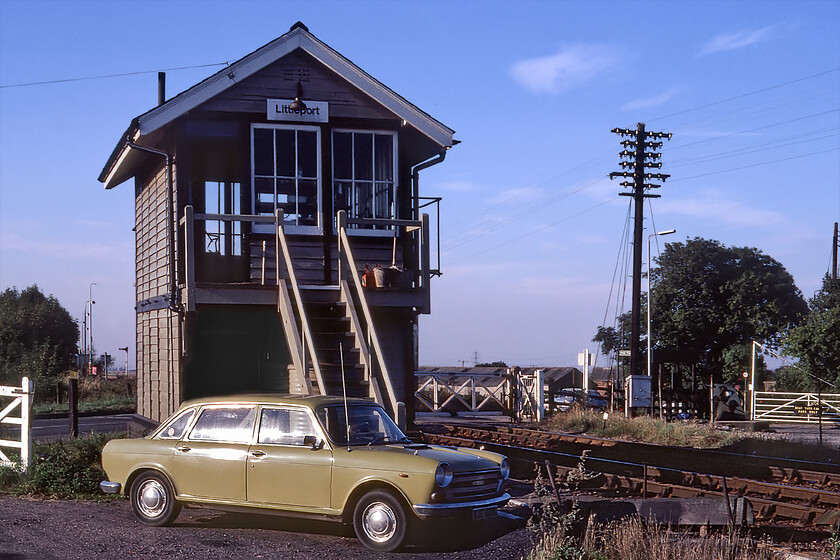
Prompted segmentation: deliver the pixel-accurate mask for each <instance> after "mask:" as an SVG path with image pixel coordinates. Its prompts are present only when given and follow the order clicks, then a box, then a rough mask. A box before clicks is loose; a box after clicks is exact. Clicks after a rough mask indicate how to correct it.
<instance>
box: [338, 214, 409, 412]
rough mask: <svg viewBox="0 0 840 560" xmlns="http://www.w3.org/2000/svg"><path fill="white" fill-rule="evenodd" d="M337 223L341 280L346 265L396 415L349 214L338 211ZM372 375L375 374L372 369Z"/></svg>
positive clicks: (393, 398)
mask: <svg viewBox="0 0 840 560" xmlns="http://www.w3.org/2000/svg"><path fill="white" fill-rule="evenodd" d="M336 223H337V224H338V258H339V267H338V274H339V278H340V279H341V271H342V266H341V265H342V264H346V265H347V267H348V269H349V271H350V275H349V276H350V277H351V278H352V284H353V291H355V294H356V297H357V298H358V299H357V300H358V307H360V308H361V310H362V315H363V316H364V319H365V323H366V327H367V335H368V337H369V338H370V344H371V346H372V347H373V351H374V353H375V354H376V360H377V363H378V364H379V371H380V373H381V377H382V381H383V382H384V383H385V389H386V391H387V392H388V399H389V400H390V402H391V407H392V410H393V411H394V413H396V411H397V402H398V401H397V396H396V393H395V392H394V386H393V384H392V383H391V375H390V373H389V372H388V366H387V365H386V364H385V355H384V353H383V352H382V345H381V344H380V342H379V336H378V335H377V334H376V328H375V327H374V325H373V315H372V314H371V312H370V306H369V305H368V302H367V298H366V297H365V292H364V290H363V289H362V284H361V281H360V280H359V275H358V268H357V267H356V259H355V258H353V252H352V250H351V249H350V240H349V239H348V237H347V213H346V212H345V211H344V210H339V211H338V216H337V219H336ZM341 280H343V279H341ZM350 300H351V301H348V302H347V303H348V306H350V307H352V306H353V300H352V298H350ZM371 373H373V370H372V368H371ZM372 377H373V376H372ZM372 381H373V382H374V383H376V379H372Z"/></svg>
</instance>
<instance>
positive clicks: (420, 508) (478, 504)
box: [414, 492, 510, 517]
mask: <svg viewBox="0 0 840 560" xmlns="http://www.w3.org/2000/svg"><path fill="white" fill-rule="evenodd" d="M508 500H510V494H508V493H507V492H505V493H504V494H502V495H501V496H498V497H496V498H489V499H487V500H478V501H474V502H450V503H440V504H414V513H416V514H417V515H418V517H443V516H449V515H460V514H462V513H468V512H471V511H475V510H483V509H488V508H497V507H501V506H503V505H505V504H506V503H508Z"/></svg>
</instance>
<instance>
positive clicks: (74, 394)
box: [67, 377, 79, 438]
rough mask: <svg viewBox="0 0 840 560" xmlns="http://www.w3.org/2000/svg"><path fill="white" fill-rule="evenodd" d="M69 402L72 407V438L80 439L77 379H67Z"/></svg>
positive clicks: (70, 415) (70, 417)
mask: <svg viewBox="0 0 840 560" xmlns="http://www.w3.org/2000/svg"><path fill="white" fill-rule="evenodd" d="M67 402H68V404H69V406H70V414H69V415H68V416H67V418H68V420H69V421H70V437H72V438H77V437H79V380H78V379H77V378H76V377H71V378H69V379H67Z"/></svg>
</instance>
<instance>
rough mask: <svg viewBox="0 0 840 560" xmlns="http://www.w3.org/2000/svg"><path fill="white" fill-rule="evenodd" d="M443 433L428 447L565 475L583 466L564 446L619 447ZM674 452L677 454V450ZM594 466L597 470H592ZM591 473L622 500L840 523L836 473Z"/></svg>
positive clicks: (612, 464) (455, 430)
mask: <svg viewBox="0 0 840 560" xmlns="http://www.w3.org/2000/svg"><path fill="white" fill-rule="evenodd" d="M438 431H443V432H445V433H428V432H427V433H424V437H425V439H426V441H428V442H429V443H438V444H444V445H456V446H462V447H481V446H483V447H486V448H488V449H492V450H494V451H499V452H501V453H504V454H505V455H508V456H509V457H511V458H512V459H515V460H518V461H525V462H527V463H534V464H537V465H541V464H545V463H546V462H548V463H550V464H551V465H553V466H554V467H555V468H556V469H557V472H558V474H560V475H564V474H565V473H566V472H568V471H570V470H572V469H574V468H575V467H576V465H577V462H578V461H579V454H576V453H574V452H572V453H564V452H562V451H559V450H558V449H559V448H561V447H562V446H563V443H567V444H568V443H569V442H572V443H574V444H576V445H580V444H584V445H587V446H588V445H591V444H592V443H593V442H594V441H598V442H599V443H598V445H597V446H593V447H596V448H598V447H600V448H601V449H603V448H605V447H606V448H610V447H615V446H616V445H618V444H619V442H617V441H615V440H598V438H589V437H586V436H575V435H569V434H554V433H549V432H539V431H536V430H528V429H522V428H510V427H504V428H503V429H498V427H495V426H494V427H492V429H488V427H476V426H446V427H444V428H443V430H438ZM610 441H611V442H612V443H609V442H610ZM620 443H622V444H623V443H625V442H620ZM669 449H671V453H673V451H674V448H669ZM680 451H682V448H680ZM593 464H597V467H592V465H593ZM697 464H703V463H697ZM590 467H592V468H590ZM587 469H588V470H591V471H593V472H600V473H602V474H603V475H604V476H603V479H602V480H601V486H600V488H601V489H602V490H605V491H609V492H611V493H614V494H617V495H641V496H645V497H652V496H657V497H673V498H688V497H692V498H693V497H702V496H720V497H724V496H725V495H726V494H728V495H734V496H737V497H745V498H747V499H748V500H749V501H750V502H751V503H752V504H753V506H754V508H755V509H756V522H757V523H759V524H762V525H769V524H787V525H794V526H798V527H822V528H826V527H830V526H832V525H834V524H836V523H837V522H838V521H840V492H836V491H832V490H829V489H828V488H838V487H840V477H838V475H836V474H835V473H825V472H819V471H808V470H801V469H786V468H775V469H771V475H772V477H773V478H774V479H775V480H773V481H766V480H757V479H750V478H744V477H742V476H736V475H737V474H739V473H737V472H733V471H731V472H729V473H724V474H723V475H721V474H720V473H715V474H710V473H698V472H692V471H688V470H677V469H673V468H670V467H668V466H666V465H653V464H651V460H647V464H644V465H643V464H641V463H634V462H629V461H622V460H617V459H614V458H604V457H597V456H594V455H589V456H588V457H587ZM640 474H641V475H642V476H639V475H640ZM724 479H725V481H726V482H725V484H726V486H727V488H726V489H724V482H723V480H724ZM801 483H807V484H813V485H817V484H819V485H820V486H821V487H808V486H797V485H796V484H801Z"/></svg>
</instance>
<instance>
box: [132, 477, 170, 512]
mask: <svg viewBox="0 0 840 560" xmlns="http://www.w3.org/2000/svg"><path fill="white" fill-rule="evenodd" d="M137 507H139V508H140V511H141V512H142V513H143V515H145V516H146V517H158V516H159V515H160V514H161V513H163V510H164V509H166V490H165V489H164V487H163V485H162V484H161V483H160V482H158V481H157V480H147V481H145V482H143V484H142V485H141V486H140V490H139V491H138V493H137Z"/></svg>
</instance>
